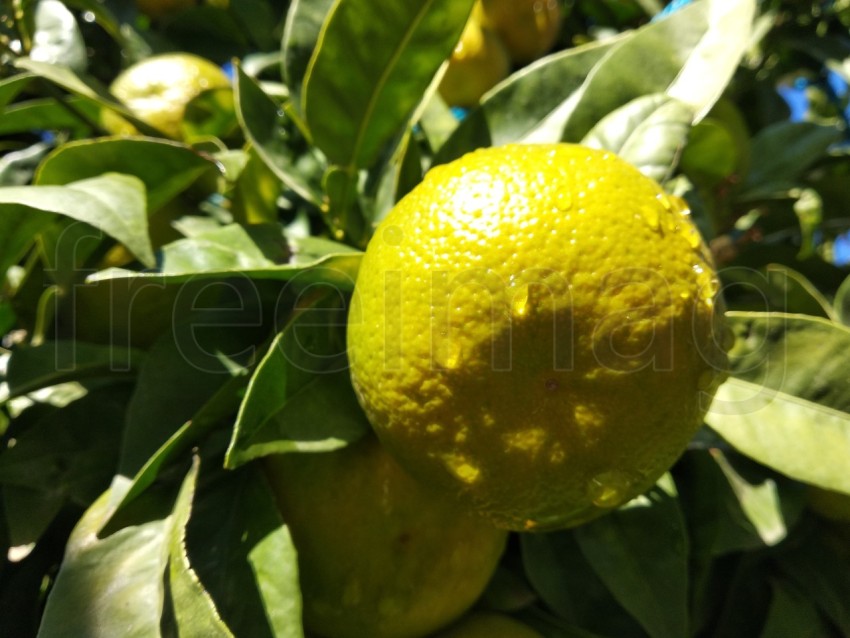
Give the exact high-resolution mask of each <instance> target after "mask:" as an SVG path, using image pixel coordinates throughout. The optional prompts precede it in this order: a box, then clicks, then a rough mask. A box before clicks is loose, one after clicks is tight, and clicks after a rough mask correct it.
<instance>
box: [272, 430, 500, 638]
mask: <svg viewBox="0 0 850 638" xmlns="http://www.w3.org/2000/svg"><path fill="white" fill-rule="evenodd" d="M266 468H267V471H268V474H269V476H270V479H271V483H272V484H273V485H274V486H275V489H276V493H277V494H276V495H277V501H278V504H279V508H280V511H281V513H282V515H283V518H284V520H285V521H286V523H287V524H288V526H289V529H290V531H291V533H292V538H293V542H294V543H295V548H296V550H297V552H298V565H299V572H300V580H301V594H302V598H303V614H304V626H305V628H306V629H308V630H310V631H311V632H314V633H315V634H317V635H320V636H325V637H326V638H349V637H350V638H361V637H363V636H370V637H371V638H416V637H419V636H425V635H428V634H430V633H432V632H433V631H436V630H438V629H440V628H441V627H443V626H445V625H447V624H449V623H451V622H452V621H454V620H455V619H456V618H458V617H459V616H460V615H462V614H463V613H464V612H465V611H466V610H467V609H468V608H469V607H471V606H472V604H473V603H474V602H475V600H476V599H477V598H478V597H479V596H480V594H481V592H482V591H483V590H484V587H485V585H486V584H487V582H488V581H489V580H490V577H491V576H492V574H493V571H494V570H495V568H496V565H497V563H498V561H499V559H500V557H501V554H502V552H503V550H504V546H505V542H506V534H505V532H503V531H502V530H498V529H496V528H494V527H493V526H492V525H490V524H489V523H488V522H487V521H485V520H484V519H482V518H481V517H478V516H475V515H472V514H469V513H467V512H464V511H461V510H460V509H458V508H457V505H456V503H454V502H452V500H451V499H447V498H446V497H445V495H444V494H441V493H438V492H434V491H432V490H431V489H429V488H427V487H425V486H423V485H421V484H419V483H418V482H416V481H415V480H413V479H412V478H411V477H410V476H409V475H407V474H406V473H405V472H404V471H403V470H402V469H401V468H400V467H399V466H398V464H397V463H396V462H395V461H394V460H393V459H392V457H390V456H389V455H388V454H387V453H386V452H385V451H384V450H383V449H382V448H381V446H380V444H379V443H378V441H377V439H375V437H374V436H369V437H367V438H366V439H364V440H361V441H359V442H357V443H355V444H353V445H350V446H348V447H347V448H345V449H343V450H338V451H335V452H329V453H315V454H309V453H302V454H299V453H292V454H285V455H279V456H273V457H269V459H268V461H267V464H266Z"/></svg>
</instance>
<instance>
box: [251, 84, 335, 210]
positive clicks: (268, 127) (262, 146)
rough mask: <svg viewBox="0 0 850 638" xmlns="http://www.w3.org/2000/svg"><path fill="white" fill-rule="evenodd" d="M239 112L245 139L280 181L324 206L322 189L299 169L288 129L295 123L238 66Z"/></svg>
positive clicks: (312, 201)
mask: <svg viewBox="0 0 850 638" xmlns="http://www.w3.org/2000/svg"><path fill="white" fill-rule="evenodd" d="M236 113H237V116H238V117H239V123H240V124H241V126H242V129H243V130H244V131H245V137H247V138H248V139H249V140H250V141H251V143H252V144H253V145H254V148H255V149H256V151H257V153H258V154H259V156H260V157H261V158H262V160H263V161H264V162H265V163H266V165H267V166H268V167H269V168H270V169H271V170H272V171H274V174H275V175H277V176H278V178H279V179H280V181H282V182H283V183H284V184H286V185H287V186H288V187H289V188H291V189H292V190H293V191H295V192H296V193H298V195H300V196H301V197H303V198H304V199H306V200H307V201H309V202H311V203H313V204H314V205H315V206H319V205H321V203H322V193H321V191H320V188H319V187H318V185H317V184H315V183H313V182H312V181H311V180H310V179H309V177H308V176H305V175H302V173H301V171H300V170H299V166H298V160H299V158H298V156H297V155H296V150H295V149H294V148H293V144H292V140H291V136H290V133H289V132H288V130H287V128H288V127H290V128H291V127H292V123H291V122H290V121H288V118H286V116H285V115H284V113H283V110H282V109H281V108H280V107H279V106H278V105H277V104H275V102H274V101H273V100H272V99H271V98H270V97H269V96H268V95H266V93H265V92H264V91H263V89H262V88H261V87H260V85H259V84H258V83H257V81H256V80H254V79H253V78H251V77H250V76H249V75H248V74H246V73H245V72H244V71H243V70H242V69H241V68H238V67H237V74H236ZM319 174H320V175H321V173H319Z"/></svg>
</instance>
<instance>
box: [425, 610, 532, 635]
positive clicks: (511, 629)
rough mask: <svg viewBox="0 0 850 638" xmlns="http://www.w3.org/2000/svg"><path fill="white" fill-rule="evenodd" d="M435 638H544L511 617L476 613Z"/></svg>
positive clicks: (490, 613)
mask: <svg viewBox="0 0 850 638" xmlns="http://www.w3.org/2000/svg"><path fill="white" fill-rule="evenodd" d="M435 638H543V636H541V635H540V634H539V633H538V632H536V631H534V630H533V629H532V628H531V627H529V626H528V625H526V624H523V623H521V622H519V621H518V620H514V619H513V618H511V617H510V616H506V615H504V614H497V613H492V612H483V611H482V612H475V613H472V614H469V615H468V616H466V617H465V618H462V619H461V620H460V621H459V622H458V623H456V624H454V625H452V626H451V627H449V628H448V629H446V630H445V631H443V632H440V633H439V634H437V636H435Z"/></svg>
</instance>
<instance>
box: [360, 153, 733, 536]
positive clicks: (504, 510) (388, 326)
mask: <svg viewBox="0 0 850 638" xmlns="http://www.w3.org/2000/svg"><path fill="white" fill-rule="evenodd" d="M710 261H711V260H710V256H709V254H708V252H707V249H706V247H705V245H704V244H703V242H702V239H701V237H700V235H699V232H698V231H697V229H696V228H695V226H694V224H693V223H692V221H691V219H690V217H689V211H688V209H687V207H686V205H685V204H684V202H683V201H682V200H680V199H678V198H676V197H671V196H668V195H666V194H665V193H664V192H663V191H662V189H661V187H660V186H659V185H658V184H656V183H655V182H654V181H653V180H651V179H649V178H647V177H645V176H644V175H643V174H641V173H640V172H639V171H638V170H637V169H635V168H634V167H633V166H631V165H630V164H628V163H626V162H625V161H623V160H621V159H620V158H618V157H616V156H615V155H613V154H611V153H607V152H603V151H599V150H593V149H589V148H585V147H581V146H577V145H571V144H557V145H508V146H503V147H498V148H488V149H481V150H478V151H475V152H474V153H470V154H468V155H466V156H464V157H462V158H460V159H458V160H456V161H455V162H452V163H451V164H446V165H443V166H437V167H436V168H434V169H432V170H431V171H430V172H429V173H428V174H427V175H426V176H425V179H424V180H423V182H422V183H421V184H419V185H418V186H417V187H416V188H414V189H413V190H412V191H411V192H410V193H409V194H408V195H407V196H406V197H405V198H403V199H402V200H401V201H400V202H399V203H398V204H397V205H396V207H395V208H394V209H393V210H392V211H391V212H390V213H389V215H388V216H387V217H386V218H385V220H384V221H383V222H382V224H381V225H380V226H379V227H378V229H377V231H376V233H375V235H374V237H373V239H372V240H371V242H370V244H369V246H368V248H367V250H366V254H365V256H364V258H363V261H362V264H361V268H360V272H359V275H358V280H357V283H356V286H355V292H354V296H353V299H352V304H351V308H350V316H349V323H348V344H349V345H348V348H349V357H350V362H351V376H352V380H353V383H354V387H355V390H356V391H357V394H358V397H359V399H360V402H361V404H362V405H363V407H364V409H365V411H366V413H367V415H368V416H369V419H370V421H371V422H372V425H373V426H374V428H375V430H376V432H377V434H378V436H379V437H380V439H381V440H382V442H383V443H384V444H385V445H386V446H387V448H388V449H389V450H390V452H391V453H393V454H394V455H395V456H396V457H397V458H398V459H399V461H400V462H401V464H402V466H403V467H405V468H406V469H408V471H410V472H411V473H412V474H413V475H414V476H417V477H418V478H420V479H421V480H423V481H426V482H428V483H431V484H434V485H439V486H442V487H443V488H444V489H447V490H449V492H450V493H451V494H454V495H456V496H457V497H458V498H460V499H461V500H462V501H464V502H465V503H467V504H468V505H471V506H472V507H474V508H476V509H478V510H479V511H481V512H483V513H484V514H486V515H487V516H489V517H490V518H491V519H492V520H493V521H494V522H495V523H496V524H497V525H499V526H502V527H505V528H507V529H515V530H539V529H553V528H561V527H567V526H571V525H577V524H579V523H582V522H584V521H587V520H590V519H592V518H594V517H596V516H598V515H600V514H602V513H604V512H605V511H606V510H609V509H611V508H613V507H616V506H619V505H620V504H622V503H624V502H626V501H627V500H629V499H631V498H632V497H634V496H636V495H638V494H640V493H641V492H643V491H644V490H646V489H647V488H649V487H650V486H651V485H652V484H653V483H654V482H655V481H656V480H657V479H658V478H659V476H660V475H661V474H662V473H663V472H664V471H666V470H667V469H668V468H669V467H670V466H671V465H672V464H673V463H674V462H675V460H676V459H677V457H678V456H679V454H680V453H681V452H682V451H683V449H684V447H685V445H686V444H687V442H688V441H689V440H690V439H691V437H692V435H693V434H694V432H695V431H696V430H697V428H698V427H699V426H700V424H701V423H702V419H703V416H704V414H705V412H706V410H707V409H708V404H709V401H710V399H711V397H712V396H713V393H714V391H715V390H716V388H717V386H718V385H719V383H720V381H721V380H722V379H723V377H724V374H723V370H724V369H725V367H726V354H725V352H724V351H723V350H722V349H721V348H720V347H719V346H718V345H717V343H718V342H720V341H721V337H720V335H718V334H717V333H718V332H722V330H721V328H722V326H721V325H719V323H720V321H721V316H722V315H721V314H720V313H719V312H718V311H717V308H716V307H715V295H716V294H717V292H718V282H717V278H716V276H715V274H714V271H713V269H712V265H711V263H710Z"/></svg>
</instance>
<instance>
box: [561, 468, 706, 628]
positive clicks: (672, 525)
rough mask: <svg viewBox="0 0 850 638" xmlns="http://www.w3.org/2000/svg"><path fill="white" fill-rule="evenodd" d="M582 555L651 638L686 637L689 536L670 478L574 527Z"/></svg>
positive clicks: (664, 478)
mask: <svg viewBox="0 0 850 638" xmlns="http://www.w3.org/2000/svg"><path fill="white" fill-rule="evenodd" d="M576 540H577V541H578V544H579V546H580V547H581V551H582V553H583V554H584V556H585V557H586V558H587V560H588V561H589V562H590V564H591V565H592V566H593V568H594V570H595V571H596V573H597V574H598V575H599V577H600V578H601V579H602V580H603V582H605V584H606V585H607V586H608V588H609V589H610V590H611V593H612V594H613V595H614V597H615V598H616V599H617V600H618V601H619V602H620V604H621V605H623V607H625V608H626V609H627V610H628V611H629V612H630V613H631V614H632V615H633V616H634V617H635V618H636V619H637V620H638V621H639V622H640V623H641V625H642V626H643V627H644V629H646V631H647V632H648V633H649V635H650V636H652V637H653V638H661V637H669V638H678V637H681V636H685V635H687V633H688V551H689V549H688V536H687V531H686V529H685V521H684V519H683V517H682V513H681V511H680V509H679V504H678V502H677V494H676V488H675V485H674V484H673V480H672V478H671V477H670V476H669V475H668V476H665V477H663V478H662V479H661V480H660V481H659V482H658V484H657V485H656V486H655V487H654V488H652V489H651V490H650V491H649V492H647V493H646V494H645V495H643V496H639V497H638V498H636V499H634V500H632V501H630V502H629V503H627V504H626V505H624V506H623V507H621V508H620V509H618V510H616V511H614V512H611V513H610V514H608V515H607V516H604V517H602V518H599V519H597V520H595V521H591V522H590V523H588V524H586V525H583V526H581V527H579V528H578V529H576Z"/></svg>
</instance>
